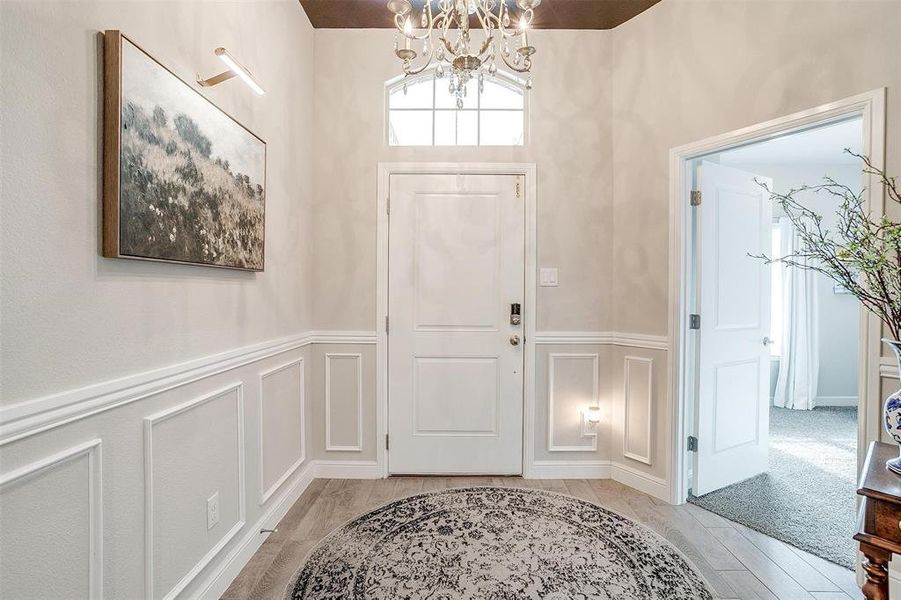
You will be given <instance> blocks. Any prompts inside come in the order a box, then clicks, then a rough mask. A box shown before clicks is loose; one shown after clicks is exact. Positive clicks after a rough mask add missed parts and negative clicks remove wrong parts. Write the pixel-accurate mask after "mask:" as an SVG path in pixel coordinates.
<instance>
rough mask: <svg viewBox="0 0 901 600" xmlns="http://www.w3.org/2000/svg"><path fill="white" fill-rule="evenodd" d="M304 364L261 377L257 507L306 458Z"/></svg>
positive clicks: (295, 362) (293, 364)
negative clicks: (258, 492) (258, 497)
mask: <svg viewBox="0 0 901 600" xmlns="http://www.w3.org/2000/svg"><path fill="white" fill-rule="evenodd" d="M304 396H305V393H304V362H303V359H302V358H298V359H296V360H293V361H291V362H289V363H286V364H283V365H280V366H277V367H275V368H273V369H270V370H268V371H266V372H264V373H261V374H260V398H259V420H260V499H259V502H260V504H265V503H266V502H267V501H268V500H269V498H271V497H272V494H274V493H275V492H276V491H277V490H278V489H279V487H280V486H281V485H282V484H283V483H284V482H285V481H287V479H288V478H289V477H291V475H293V474H294V472H295V471H297V469H298V468H299V467H300V465H301V464H302V463H303V461H304V459H305V458H306V446H305V444H306V432H305V428H304V423H305V415H304V412H305V405H306V403H305V401H304Z"/></svg>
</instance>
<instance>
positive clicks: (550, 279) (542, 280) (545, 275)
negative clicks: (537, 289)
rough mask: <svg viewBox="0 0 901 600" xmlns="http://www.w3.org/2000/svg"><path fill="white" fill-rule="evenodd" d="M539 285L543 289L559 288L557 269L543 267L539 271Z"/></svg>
mask: <svg viewBox="0 0 901 600" xmlns="http://www.w3.org/2000/svg"><path fill="white" fill-rule="evenodd" d="M538 285H540V286H541V287H557V286H558V285H559V283H558V281H557V267H542V268H541V269H540V270H539V271H538Z"/></svg>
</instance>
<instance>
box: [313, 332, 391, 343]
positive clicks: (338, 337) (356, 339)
mask: <svg viewBox="0 0 901 600" xmlns="http://www.w3.org/2000/svg"><path fill="white" fill-rule="evenodd" d="M309 335H310V343H313V344H366V345H375V341H376V332H374V331H311V332H310V334H309Z"/></svg>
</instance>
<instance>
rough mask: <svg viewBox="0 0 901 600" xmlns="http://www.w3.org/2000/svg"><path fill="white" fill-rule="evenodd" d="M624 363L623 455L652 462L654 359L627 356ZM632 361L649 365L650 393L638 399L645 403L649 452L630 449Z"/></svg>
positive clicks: (639, 460)
mask: <svg viewBox="0 0 901 600" xmlns="http://www.w3.org/2000/svg"><path fill="white" fill-rule="evenodd" d="M623 363H624V369H623V370H624V374H623V421H624V422H623V456H624V457H626V458H629V459H631V460H637V461H638V462H642V463H644V464H646V465H650V464H651V446H652V445H653V437H652V431H651V424H652V421H651V415H652V414H653V399H654V360H653V359H651V358H646V357H644V356H626V357H625V359H624V360H623ZM630 363H643V364H646V365H647V366H648V380H647V386H648V393H647V396H646V397H645V398H643V399H638V401H643V402H644V403H645V406H646V407H645V419H646V423H645V428H644V432H645V440H644V441H645V444H646V445H647V453H646V454H640V453H638V452H633V451H632V450H630V449H629V423H630V422H631V420H632V417H631V404H632V386H631V383H630V381H631V380H630Z"/></svg>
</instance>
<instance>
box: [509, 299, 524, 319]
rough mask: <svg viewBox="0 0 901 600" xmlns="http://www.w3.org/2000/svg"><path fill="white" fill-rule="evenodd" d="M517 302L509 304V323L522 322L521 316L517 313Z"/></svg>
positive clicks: (518, 309)
mask: <svg viewBox="0 0 901 600" xmlns="http://www.w3.org/2000/svg"><path fill="white" fill-rule="evenodd" d="M519 312H520V308H519V303H517V302H514V303H513V304H511V305H510V325H519V324H520V323H522V316H521V315H520V314H519Z"/></svg>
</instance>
